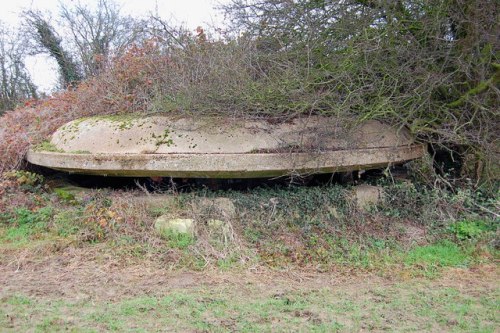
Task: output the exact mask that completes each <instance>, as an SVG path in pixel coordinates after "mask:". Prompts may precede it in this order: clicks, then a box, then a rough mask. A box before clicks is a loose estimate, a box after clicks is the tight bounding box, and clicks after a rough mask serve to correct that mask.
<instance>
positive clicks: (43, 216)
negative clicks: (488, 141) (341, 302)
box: [0, 174, 498, 276]
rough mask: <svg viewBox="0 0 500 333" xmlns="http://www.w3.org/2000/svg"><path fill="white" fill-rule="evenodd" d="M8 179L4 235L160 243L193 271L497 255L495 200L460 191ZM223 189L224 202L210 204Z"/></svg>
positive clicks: (454, 261) (427, 268)
mask: <svg viewBox="0 0 500 333" xmlns="http://www.w3.org/2000/svg"><path fill="white" fill-rule="evenodd" d="M13 177H14V179H19V178H21V177H24V178H25V176H24V175H22V174H19V175H14V176H13ZM16 177H17V178H16ZM24 178H22V179H24ZM35 178H36V177H35ZM23 182H24V180H23ZM16 184H18V183H16ZM16 186H18V190H16V191H17V192H16V191H15V192H13V193H7V195H6V196H5V197H4V199H3V200H4V202H5V207H9V208H8V209H7V210H6V211H5V212H4V213H2V215H1V216H0V218H1V219H2V220H1V221H2V223H1V224H0V239H1V240H2V242H4V243H11V244H14V243H15V244H18V245H20V244H23V243H26V242H28V241H30V240H34V239H43V238H51V237H52V238H53V237H62V238H65V237H66V238H67V237H71V238H75V239H76V241H77V242H79V243H81V244H85V243H94V242H108V243H110V245H111V244H112V247H111V248H113V249H115V250H116V251H118V252H119V251H121V250H119V249H118V248H119V247H120V246H123V247H124V248H125V247H133V248H135V249H140V251H139V252H140V253H149V255H159V254H161V253H165V251H166V252H167V253H169V254H170V255H169V257H168V260H169V261H170V264H172V261H173V262H174V263H175V266H177V267H187V268H192V269H197V270H198V269H203V268H205V267H218V268H221V269H231V268H233V267H247V266H248V265H255V264H259V265H265V266H270V267H276V268H287V267H315V269H317V270H319V271H325V270H326V271H327V270H331V269H347V270H348V269H353V268H355V269H360V270H370V271H375V272H379V273H381V274H386V273H387V274H390V272H391V270H393V269H400V270H407V271H410V272H411V274H415V275H421V274H424V275H429V276H430V275H436V274H439V271H440V270H441V269H442V268H443V267H449V266H452V267H462V266H463V267H465V266H470V265H474V264H476V263H481V262H485V261H488V260H490V259H488V258H498V247H497V245H496V244H497V243H498V240H497V235H496V233H497V229H498V221H496V220H495V219H493V218H492V217H491V214H488V213H485V211H486V212H487V211H493V210H494V209H495V204H496V203H495V202H496V201H495V200H494V198H492V197H484V196H482V195H480V194H478V193H474V192H471V191H465V190H463V191H458V192H456V193H452V192H448V191H446V190H438V189H428V188H426V187H419V186H415V185H412V184H411V183H395V184H392V183H386V184H385V185H384V191H385V201H384V202H382V203H380V204H379V205H377V206H373V207H372V208H371V209H370V210H369V211H359V210H358V209H357V208H356V205H355V203H354V202H353V200H352V196H351V195H350V193H351V192H350V191H351V189H350V188H349V187H347V188H346V187H344V186H340V185H330V186H317V187H299V186H292V187H283V186H278V187H275V188H258V189H254V190H252V191H247V192H240V191H226V192H217V191H209V190H206V189H200V190H197V191H194V192H190V193H178V194H169V195H161V196H160V197H157V198H156V199H155V198H152V199H149V198H148V197H147V196H146V197H144V196H142V197H141V195H140V192H136V191H131V192H112V191H110V190H99V191H85V195H81V194H78V191H77V190H75V189H71V191H70V190H67V189H64V188H60V189H56V190H54V191H51V190H48V189H46V188H44V187H43V186H42V185H30V186H29V187H28V188H26V187H23V186H25V185H19V184H18V185H16ZM18 191H21V192H18ZM23 197H24V198H25V199H24V200H25V201H21V202H19V203H16V202H17V200H19V198H23ZM221 197H223V198H225V199H223V203H225V204H224V205H226V206H217V205H218V204H217V200H219V199H218V198H221ZM5 200H12V204H7V202H6V201H5ZM155 202H156V204H154V203H155ZM207 203H208V204H207ZM228 205H229V206H228ZM228 209H229V210H228ZM160 215H166V216H167V217H169V218H190V219H193V220H194V222H195V234H194V235H193V236H191V235H184V234H174V233H172V234H168V235H160V234H158V233H157V232H156V231H155V228H154V222H155V219H156V218H157V217H158V216H160ZM120 244H122V245H120ZM134 251H136V250H134Z"/></svg>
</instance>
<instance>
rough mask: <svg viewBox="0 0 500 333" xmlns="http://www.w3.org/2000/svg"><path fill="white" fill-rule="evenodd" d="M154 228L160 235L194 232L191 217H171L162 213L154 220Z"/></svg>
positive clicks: (191, 233) (190, 233)
mask: <svg viewBox="0 0 500 333" xmlns="http://www.w3.org/2000/svg"><path fill="white" fill-rule="evenodd" d="M155 229H156V231H157V232H158V234H160V235H161V236H165V235H167V236H168V235H169V234H171V233H179V234H189V235H193V234H194V220H192V219H172V218H169V217H168V216H165V215H162V216H160V217H158V218H157V219H156V221H155Z"/></svg>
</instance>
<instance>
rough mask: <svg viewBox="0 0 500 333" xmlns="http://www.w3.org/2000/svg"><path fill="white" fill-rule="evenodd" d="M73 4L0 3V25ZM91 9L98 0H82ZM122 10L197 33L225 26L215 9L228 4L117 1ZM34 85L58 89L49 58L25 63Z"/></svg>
mask: <svg viewBox="0 0 500 333" xmlns="http://www.w3.org/2000/svg"><path fill="white" fill-rule="evenodd" d="M61 2H64V3H71V2H74V0H66V1H63V0H0V21H1V22H3V23H5V24H6V25H7V26H10V27H12V28H15V27H16V26H18V25H19V23H20V19H19V14H20V13H21V12H22V11H23V10H25V9H39V10H41V11H42V12H51V13H52V17H54V18H55V17H56V16H57V13H58V8H59V3H61ZM80 2H81V3H83V4H88V5H89V6H90V7H92V6H95V4H96V2H97V0H80ZM115 2H117V3H119V4H120V5H121V6H122V13H123V14H128V15H131V16H133V17H145V16H147V15H148V13H151V12H156V10H158V14H159V15H160V16H161V17H162V18H164V19H166V20H168V21H169V22H170V23H171V24H172V25H173V26H178V25H183V26H185V27H187V28H188V29H191V30H193V31H194V30H195V29H196V27H197V26H200V25H201V26H208V25H215V26H221V25H222V15H221V14H220V13H218V12H217V11H216V10H215V9H214V7H215V6H216V5H218V4H220V3H224V2H227V0H115ZM26 65H27V67H28V70H29V71H30V73H31V76H32V78H33V81H34V83H35V84H36V85H37V86H38V87H39V88H40V90H42V91H45V92H50V91H51V90H53V88H54V87H55V85H56V80H57V67H56V64H55V62H54V61H53V60H52V59H51V58H49V57H48V56H44V55H39V56H36V57H29V58H28V59H27V61H26Z"/></svg>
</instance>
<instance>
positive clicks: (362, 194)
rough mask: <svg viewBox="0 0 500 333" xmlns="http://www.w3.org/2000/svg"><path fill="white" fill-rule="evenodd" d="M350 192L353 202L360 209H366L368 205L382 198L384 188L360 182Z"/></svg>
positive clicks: (375, 203) (376, 202)
mask: <svg viewBox="0 0 500 333" xmlns="http://www.w3.org/2000/svg"><path fill="white" fill-rule="evenodd" d="M352 192H353V193H352V196H353V200H354V203H355V204H356V207H357V208H358V209H359V210H360V211H367V210H368V209H369V208H370V206H373V205H377V204H379V203H380V202H382V200H383V199H384V190H383V188H382V187H379V186H372V185H367V184H362V185H358V186H356V187H354V188H353V191H352Z"/></svg>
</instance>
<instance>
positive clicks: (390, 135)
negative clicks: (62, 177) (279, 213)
mask: <svg viewBox="0 0 500 333" xmlns="http://www.w3.org/2000/svg"><path fill="white" fill-rule="evenodd" d="M45 147H50V149H46V148H45ZM423 152H424V146H423V145H420V144H415V143H414V142H413V140H412V138H411V136H410V135H409V133H408V132H407V131H406V130H399V131H396V130H395V129H393V128H391V127H390V126H388V125H386V124H383V123H380V122H377V121H369V122H365V123H362V124H360V125H357V126H353V127H350V128H349V127H347V126H344V125H343V124H339V122H338V120H337V119H336V118H328V117H319V116H311V117H306V118H298V119H294V120H291V121H289V122H284V123H279V124H275V123H272V122H270V121H267V120H241V119H226V118H217V117H184V118H177V119H174V118H171V117H159V116H154V117H133V116H127V117H94V118H87V119H80V120H76V121H73V122H70V123H68V124H66V125H64V126H62V127H61V128H60V129H59V130H58V131H56V132H55V133H54V135H53V136H52V139H51V141H50V142H48V143H47V144H45V145H41V146H39V147H35V148H32V149H31V150H30V151H29V152H28V161H30V162H31V163H33V164H37V165H42V166H46V167H49V168H53V169H58V170H64V171H68V172H75V173H83V174H94V175H109V176H170V177H211V178H250V177H274V176H281V175H286V174H294V173H295V174H306V173H326V172H336V171H349V170H357V169H370V168H377V167H383V166H386V165H388V164H391V163H400V162H403V161H407V160H411V159H415V158H419V157H421V156H422V154H423Z"/></svg>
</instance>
